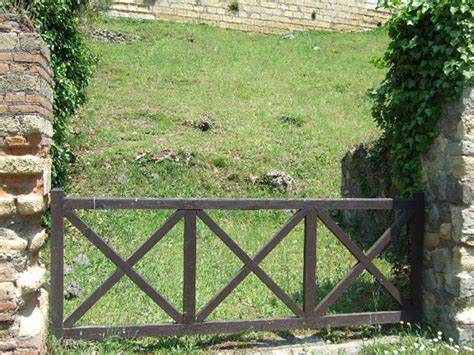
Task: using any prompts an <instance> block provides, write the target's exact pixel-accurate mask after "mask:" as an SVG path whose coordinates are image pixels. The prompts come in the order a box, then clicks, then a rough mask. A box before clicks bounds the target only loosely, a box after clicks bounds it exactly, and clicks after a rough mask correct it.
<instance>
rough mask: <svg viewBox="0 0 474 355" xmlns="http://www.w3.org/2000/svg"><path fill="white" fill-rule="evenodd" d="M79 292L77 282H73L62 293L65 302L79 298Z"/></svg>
mask: <svg viewBox="0 0 474 355" xmlns="http://www.w3.org/2000/svg"><path fill="white" fill-rule="evenodd" d="M81 292H82V287H81V285H80V284H79V282H77V281H73V282H71V283H70V284H69V286H68V287H67V288H66V291H64V298H65V299H67V300H71V299H73V298H78V297H80V296H81Z"/></svg>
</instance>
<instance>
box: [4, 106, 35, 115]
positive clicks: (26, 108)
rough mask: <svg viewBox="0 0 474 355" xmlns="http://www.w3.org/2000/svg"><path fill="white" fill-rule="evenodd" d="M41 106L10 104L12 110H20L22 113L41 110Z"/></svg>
mask: <svg viewBox="0 0 474 355" xmlns="http://www.w3.org/2000/svg"><path fill="white" fill-rule="evenodd" d="M39 110H40V107H39V106H34V105H15V106H9V111H10V112H20V113H35V112H39Z"/></svg>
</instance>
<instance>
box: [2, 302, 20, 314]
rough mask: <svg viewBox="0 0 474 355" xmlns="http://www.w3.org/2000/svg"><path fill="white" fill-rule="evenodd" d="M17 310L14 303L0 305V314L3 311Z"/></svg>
mask: <svg viewBox="0 0 474 355" xmlns="http://www.w3.org/2000/svg"><path fill="white" fill-rule="evenodd" d="M16 308H17V304H16V303H14V302H5V303H0V312H4V311H12V310H15V309H16Z"/></svg>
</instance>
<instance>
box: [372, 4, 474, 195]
mask: <svg viewBox="0 0 474 355" xmlns="http://www.w3.org/2000/svg"><path fill="white" fill-rule="evenodd" d="M382 5H384V6H389V7H392V8H395V10H396V11H395V14H394V16H393V17H392V19H391V20H390V21H389V22H388V34H389V37H390V40H391V42H390V44H389V47H388V50H387V51H386V53H385V56H384V58H383V60H382V61H378V62H377V64H380V62H382V63H383V64H384V66H386V67H387V68H388V72H387V75H386V78H385V80H384V81H383V83H382V85H381V86H380V87H379V88H378V89H377V90H375V91H374V92H373V99H374V106H373V116H374V119H375V121H376V123H377V125H378V126H379V127H380V128H381V129H382V130H383V137H382V140H383V142H384V144H386V145H387V146H388V149H389V151H390V154H391V160H392V161H393V166H392V176H393V183H394V184H395V186H396V188H397V189H398V190H399V191H400V192H401V193H403V194H404V195H410V194H412V193H413V192H415V191H417V190H421V188H422V175H421V161H420V155H421V154H423V153H425V152H427V151H428V149H429V147H430V145H431V144H432V142H433V141H434V139H435V137H436V136H437V135H438V121H439V119H440V116H441V113H442V110H443V107H444V106H445V105H446V103H448V102H449V101H452V100H455V99H457V98H458V97H459V95H460V94H461V92H462V90H463V88H464V87H465V85H466V84H467V83H468V82H469V81H470V80H471V78H472V77H473V60H474V47H473V42H472V40H473V29H474V22H473V20H474V5H473V3H472V0H424V1H419V0H408V2H406V1H405V2H402V1H401V0H385V1H382Z"/></svg>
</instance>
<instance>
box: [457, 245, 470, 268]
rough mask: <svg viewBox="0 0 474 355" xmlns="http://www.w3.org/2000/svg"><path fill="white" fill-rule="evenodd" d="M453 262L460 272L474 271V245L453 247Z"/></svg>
mask: <svg viewBox="0 0 474 355" xmlns="http://www.w3.org/2000/svg"><path fill="white" fill-rule="evenodd" d="M453 264H454V266H455V267H456V269H457V270H458V271H460V272H462V271H465V272H474V247H469V246H456V247H454V249H453Z"/></svg>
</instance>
